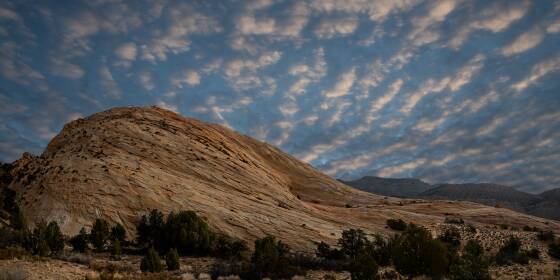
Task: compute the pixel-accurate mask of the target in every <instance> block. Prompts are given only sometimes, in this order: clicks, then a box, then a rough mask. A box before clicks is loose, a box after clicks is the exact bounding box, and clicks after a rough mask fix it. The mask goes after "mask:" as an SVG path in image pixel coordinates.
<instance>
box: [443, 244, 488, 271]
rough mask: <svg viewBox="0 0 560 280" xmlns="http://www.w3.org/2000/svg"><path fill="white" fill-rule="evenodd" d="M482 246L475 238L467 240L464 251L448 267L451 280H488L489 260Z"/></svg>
mask: <svg viewBox="0 0 560 280" xmlns="http://www.w3.org/2000/svg"><path fill="white" fill-rule="evenodd" d="M483 253H484V248H482V245H480V243H479V242H478V241H476V240H469V241H468V242H467V244H466V245H465V249H464V253H463V255H462V256H461V257H459V258H457V259H456V260H455V262H454V263H452V264H451V266H450V267H449V272H450V273H449V274H450V278H451V279H453V280H489V279H491V278H490V273H489V272H488V266H489V262H488V259H487V258H486V257H485V256H484V254H483Z"/></svg>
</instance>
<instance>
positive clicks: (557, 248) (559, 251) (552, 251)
mask: <svg viewBox="0 0 560 280" xmlns="http://www.w3.org/2000/svg"><path fill="white" fill-rule="evenodd" d="M548 254H549V255H550V256H551V257H553V258H555V259H558V260H560V240H558V241H556V242H553V243H550V244H549V245H548Z"/></svg>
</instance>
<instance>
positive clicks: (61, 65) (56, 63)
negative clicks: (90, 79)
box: [51, 57, 85, 79]
mask: <svg viewBox="0 0 560 280" xmlns="http://www.w3.org/2000/svg"><path fill="white" fill-rule="evenodd" d="M51 73H52V74H53V75H57V76H62V77H65V78H69V79H80V78H82V77H83V76H84V74H85V71H84V70H83V69H82V67H80V66H79V65H77V64H74V63H70V62H68V61H66V60H64V59H63V58H61V57H52V58H51Z"/></svg>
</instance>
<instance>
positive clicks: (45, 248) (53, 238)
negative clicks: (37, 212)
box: [21, 221, 64, 256]
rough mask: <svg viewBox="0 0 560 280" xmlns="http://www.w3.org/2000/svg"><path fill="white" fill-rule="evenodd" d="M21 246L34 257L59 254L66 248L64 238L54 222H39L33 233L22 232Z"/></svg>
mask: <svg viewBox="0 0 560 280" xmlns="http://www.w3.org/2000/svg"><path fill="white" fill-rule="evenodd" d="M21 238H22V240H21V244H22V245H23V247H24V248H25V249H27V250H29V251H30V252H31V253H32V254H33V255H39V256H47V255H49V254H56V253H59V252H60V251H61V250H62V249H63V248H64V236H63V235H62V233H61V232H60V228H59V227H58V224H57V223H56V222H54V221H52V222H50V223H48V224H47V223H45V222H44V221H41V222H38V223H37V224H36V225H35V228H34V229H33V231H32V232H30V231H27V230H24V231H22V237H21Z"/></svg>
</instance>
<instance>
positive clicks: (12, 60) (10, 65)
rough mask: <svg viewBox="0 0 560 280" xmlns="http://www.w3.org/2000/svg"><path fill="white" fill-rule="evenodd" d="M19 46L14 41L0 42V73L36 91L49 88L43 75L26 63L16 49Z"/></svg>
mask: <svg viewBox="0 0 560 280" xmlns="http://www.w3.org/2000/svg"><path fill="white" fill-rule="evenodd" d="M19 50H21V48H19V47H18V45H17V44H16V43H14V42H10V41H4V42H3V43H1V44H0V74H2V77H4V78H5V79H7V80H10V81H12V82H15V83H17V84H20V85H24V86H29V87H30V88H32V89H36V90H38V91H46V90H48V89H49V86H48V83H47V81H46V79H45V76H44V75H43V74H42V73H40V72H39V71H37V70H35V69H34V68H33V67H31V66H30V65H29V64H28V63H26V62H25V61H24V60H23V59H22V56H21V55H20V54H18V51H19Z"/></svg>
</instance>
